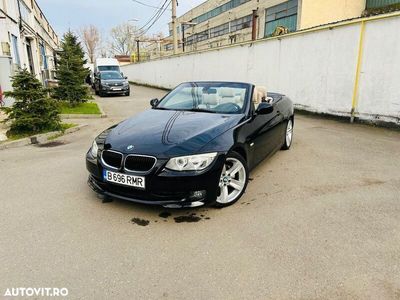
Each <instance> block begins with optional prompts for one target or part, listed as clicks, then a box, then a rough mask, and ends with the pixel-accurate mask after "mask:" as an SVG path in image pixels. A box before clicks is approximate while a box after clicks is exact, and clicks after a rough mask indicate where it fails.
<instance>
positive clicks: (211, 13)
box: [191, 0, 250, 23]
mask: <svg viewBox="0 0 400 300" xmlns="http://www.w3.org/2000/svg"><path fill="white" fill-rule="evenodd" d="M249 1H250V0H231V1H228V2H227V3H225V4H223V5H221V6H218V7H216V8H214V9H212V10H210V11H208V12H206V13H204V14H202V15H200V16H198V17H196V18H194V19H192V20H191V21H192V22H194V23H201V22H205V21H207V20H209V19H211V18H214V17H216V16H218V15H220V14H222V13H224V12H226V11H228V10H231V9H233V8H235V7H238V6H239V5H242V4H243V3H246V2H249Z"/></svg>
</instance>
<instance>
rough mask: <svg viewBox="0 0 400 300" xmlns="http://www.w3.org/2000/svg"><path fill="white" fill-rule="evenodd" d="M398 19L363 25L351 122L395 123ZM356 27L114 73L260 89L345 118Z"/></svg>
mask: <svg viewBox="0 0 400 300" xmlns="http://www.w3.org/2000/svg"><path fill="white" fill-rule="evenodd" d="M399 28H400V16H397V17H392V18H387V19H379V20H373V21H368V22H367V23H366V32H365V44H364V55H363V60H362V69H361V72H362V73H361V77H360V86H359V100H358V103H359V105H358V108H357V110H356V111H357V112H358V116H359V117H360V118H362V119H380V120H382V121H391V122H397V123H399V124H400V39H399V38H398V37H399V32H398V30H399ZM360 29H361V24H360V23H353V24H348V25H344V26H338V27H334V28H331V29H328V28H327V29H323V30H318V31H312V32H308V33H304V34H297V35H289V36H285V37H282V38H280V39H269V40H265V41H261V42H257V43H254V44H245V45H239V46H234V47H230V48H223V49H219V50H213V51H207V52H202V53H197V54H187V55H180V56H177V57H169V58H163V59H160V60H153V61H150V62H145V63H140V64H131V65H127V66H123V67H122V71H123V72H124V74H125V75H127V76H128V77H129V80H131V81H134V82H138V83H143V84H150V85H154V86H159V87H165V88H173V87H174V86H176V85H178V84H179V83H181V82H184V81H192V80H226V81H244V82H251V83H254V84H256V85H263V86H266V87H267V90H269V91H274V92H282V93H284V94H286V95H288V96H289V97H290V98H291V99H292V100H293V102H294V103H295V104H296V106H297V107H299V108H303V109H306V110H309V111H313V112H318V113H328V114H333V115H344V116H348V115H349V114H350V111H351V106H352V95H353V88H354V81H355V72H356V65H357V56H358V45H359V36H360Z"/></svg>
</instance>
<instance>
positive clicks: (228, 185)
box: [214, 152, 249, 207]
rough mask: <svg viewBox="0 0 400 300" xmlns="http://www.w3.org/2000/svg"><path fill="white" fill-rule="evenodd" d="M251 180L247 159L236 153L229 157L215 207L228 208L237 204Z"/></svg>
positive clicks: (222, 174)
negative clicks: (249, 179)
mask: <svg viewBox="0 0 400 300" xmlns="http://www.w3.org/2000/svg"><path fill="white" fill-rule="evenodd" d="M248 178H249V170H248V167H247V163H246V161H245V159H244V158H243V157H242V156H241V155H240V154H238V153H236V152H231V153H230V154H228V155H227V157H226V160H225V163H224V166H223V169H222V172H221V177H220V181H219V184H218V189H219V195H218V196H217V199H216V200H215V203H214V206H216V207H226V206H229V205H232V204H234V203H235V202H237V201H238V200H239V199H240V198H241V197H242V195H243V194H244V192H245V190H246V187H247V183H248Z"/></svg>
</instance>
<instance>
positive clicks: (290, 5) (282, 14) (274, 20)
mask: <svg viewBox="0 0 400 300" xmlns="http://www.w3.org/2000/svg"><path fill="white" fill-rule="evenodd" d="M297 7H298V0H290V1H287V2H284V3H281V4H279V5H276V6H273V7H270V8H268V9H267V10H266V17H265V34H264V35H265V36H266V37H268V36H271V35H272V33H273V32H274V31H275V29H276V27H278V26H284V27H286V28H288V29H289V31H290V32H292V31H296V28H297Z"/></svg>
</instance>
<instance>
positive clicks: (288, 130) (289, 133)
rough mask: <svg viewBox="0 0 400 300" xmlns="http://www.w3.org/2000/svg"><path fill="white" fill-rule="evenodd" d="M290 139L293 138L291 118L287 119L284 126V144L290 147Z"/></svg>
mask: <svg viewBox="0 0 400 300" xmlns="http://www.w3.org/2000/svg"><path fill="white" fill-rule="evenodd" d="M292 139H293V122H292V120H289V121H288V124H287V127H286V145H287V147H290V145H291V144H292Z"/></svg>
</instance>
